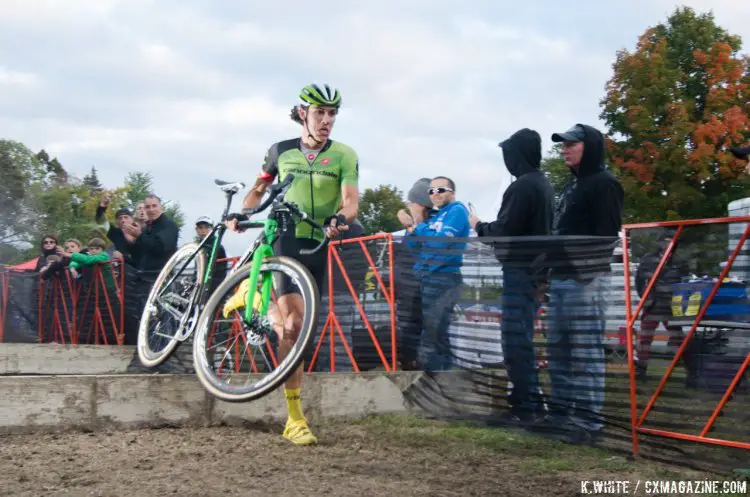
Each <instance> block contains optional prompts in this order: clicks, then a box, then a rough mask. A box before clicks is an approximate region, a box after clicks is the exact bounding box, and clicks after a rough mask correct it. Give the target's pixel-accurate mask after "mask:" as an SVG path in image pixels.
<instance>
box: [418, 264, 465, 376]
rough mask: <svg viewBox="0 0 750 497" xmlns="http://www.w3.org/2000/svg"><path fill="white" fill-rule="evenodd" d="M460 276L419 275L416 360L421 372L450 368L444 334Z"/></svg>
mask: <svg viewBox="0 0 750 497" xmlns="http://www.w3.org/2000/svg"><path fill="white" fill-rule="evenodd" d="M461 281H462V280H461V274H460V273H458V272H456V273H427V274H424V273H423V274H422V283H421V287H420V289H421V292H420V293H421V296H422V320H423V323H424V328H423V329H422V339H421V341H420V344H419V347H418V356H419V361H420V363H421V366H422V368H424V370H425V371H447V370H449V369H451V366H452V364H453V360H452V354H451V346H450V337H449V336H448V332H449V329H450V325H451V318H452V317H453V307H454V306H455V305H456V302H458V298H459V293H460V286H461Z"/></svg>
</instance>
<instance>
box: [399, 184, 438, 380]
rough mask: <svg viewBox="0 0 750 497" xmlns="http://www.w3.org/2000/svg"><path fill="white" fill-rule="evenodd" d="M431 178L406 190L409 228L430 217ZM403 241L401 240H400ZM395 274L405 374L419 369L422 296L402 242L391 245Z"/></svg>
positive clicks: (410, 257)
mask: <svg viewBox="0 0 750 497" xmlns="http://www.w3.org/2000/svg"><path fill="white" fill-rule="evenodd" d="M430 181H431V179H430V178H420V179H418V180H417V181H416V182H415V183H414V185H412V187H411V188H410V189H409V192H408V193H407V196H406V201H407V202H406V207H407V208H406V209H402V210H401V211H400V212H401V214H400V215H401V216H402V217H403V218H404V219H407V220H409V223H410V224H409V227H415V226H417V225H418V224H419V223H421V222H423V221H425V220H426V219H429V218H430V217H432V215H433V214H434V213H435V212H437V211H434V210H433V205H432V200H430V194H429V190H430ZM402 241H403V240H402ZM393 257H394V271H395V274H396V279H395V284H396V292H395V293H396V313H397V314H396V319H397V322H398V348H397V351H398V352H397V354H398V361H399V366H400V368H401V369H402V370H404V371H414V370H416V369H418V368H419V364H418V357H417V350H418V348H419V342H420V336H421V334H422V324H423V319H422V294H421V290H420V281H419V279H418V278H417V275H416V274H415V273H414V269H413V268H414V263H415V262H416V258H415V256H414V254H413V252H412V251H411V250H409V249H408V248H407V247H406V245H405V244H404V243H395V244H394V245H393Z"/></svg>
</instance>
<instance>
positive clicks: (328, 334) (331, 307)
mask: <svg viewBox="0 0 750 497" xmlns="http://www.w3.org/2000/svg"><path fill="white" fill-rule="evenodd" d="M373 240H384V241H385V243H386V244H387V248H388V284H386V283H385V282H384V281H383V278H382V275H381V274H380V271H379V270H378V267H377V264H375V262H374V261H373V259H372V256H371V255H370V252H369V251H368V250H367V246H366V245H365V242H368V241H373ZM354 243H357V244H359V246H360V249H361V250H362V254H363V256H364V258H365V259H366V260H367V264H368V265H369V269H370V271H372V274H373V277H374V278H375V281H376V282H377V288H378V289H380V292H381V293H382V295H383V297H384V299H385V302H386V303H387V304H388V310H389V313H390V328H391V351H390V360H389V359H388V358H387V357H386V355H385V353H384V352H383V348H382V347H381V345H380V341H379V340H378V337H377V336H376V335H375V331H374V330H373V327H372V324H371V323H370V320H369V319H368V317H367V313H365V310H364V307H363V306H362V302H361V301H360V299H359V296H358V295H357V292H356V291H355V289H354V286H353V284H352V281H351V279H350V277H349V275H348V273H347V271H346V268H344V264H343V262H342V260H341V257H340V255H339V247H341V246H342V245H343V244H354ZM334 264H335V265H336V267H338V269H339V272H340V274H341V278H343V280H344V282H345V283H346V287H347V289H348V290H349V293H350V294H351V296H352V298H353V299H354V303H355V305H356V306H357V309H358V310H359V315H360V317H361V318H362V321H363V323H364V325H365V326H366V327H367V332H368V334H369V335H370V339H371V340H372V343H373V346H374V348H375V351H376V352H377V354H378V357H379V358H380V361H381V363H382V365H383V368H384V369H385V370H386V371H389V372H390V371H395V370H396V352H397V351H396V305H395V297H396V293H395V282H394V276H393V275H394V267H393V236H392V235H390V234H388V233H384V234H380V235H372V236H364V237H360V238H352V239H350V240H336V241H333V242H331V243H330V244H329V246H328V268H327V269H328V316H327V318H326V321H325V324H324V326H323V330H322V332H321V333H320V338H319V339H318V343H317V345H316V347H315V352H313V356H312V360H311V361H310V364H309V365H308V372H311V371H312V370H313V367H314V366H315V362H316V361H317V359H318V355H319V354H320V349H321V347H322V346H323V342H324V341H325V340H326V339H328V345H329V347H330V360H331V372H336V354H335V342H336V335H337V334H338V336H339V338H340V339H341V342H342V344H343V346H344V350H345V351H346V355H347V356H348V358H349V361H351V364H352V369H354V371H355V372H360V369H359V365H358V364H357V361H356V359H355V358H354V354H353V353H352V350H351V347H350V346H349V343H348V340H347V339H346V337H345V336H344V332H343V330H342V329H341V324H340V323H339V319H338V317H337V316H336V307H335V303H334V285H333V282H334V281H335V280H334Z"/></svg>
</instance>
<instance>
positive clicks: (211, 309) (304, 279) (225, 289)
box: [193, 256, 320, 402]
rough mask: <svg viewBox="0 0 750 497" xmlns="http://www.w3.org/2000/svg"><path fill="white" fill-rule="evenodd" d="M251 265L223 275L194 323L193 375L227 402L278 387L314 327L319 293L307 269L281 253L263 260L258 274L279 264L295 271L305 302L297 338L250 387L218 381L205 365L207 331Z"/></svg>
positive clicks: (298, 359)
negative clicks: (260, 378) (285, 354)
mask: <svg viewBox="0 0 750 497" xmlns="http://www.w3.org/2000/svg"><path fill="white" fill-rule="evenodd" d="M251 267H252V261H250V262H248V263H247V264H245V265H243V266H242V267H239V268H238V269H237V270H236V271H235V272H234V273H233V274H231V275H229V276H227V278H226V279H225V280H224V281H223V282H222V283H221V284H220V285H219V286H218V287H217V289H216V290H215V291H214V293H213V294H212V295H211V298H210V299H209V300H208V302H207V303H206V306H205V307H204V308H203V311H202V312H201V315H200V317H199V319H198V326H197V327H196V329H195V332H194V336H193V367H194V369H195V373H196V376H197V377H198V379H199V380H200V382H201V384H202V385H203V387H204V388H205V389H206V390H207V391H208V392H209V393H211V394H212V395H213V396H215V397H217V398H219V399H221V400H225V401H228V402H247V401H251V400H256V399H259V398H261V397H263V396H265V395H267V394H269V393H271V392H272V391H274V390H275V389H276V388H278V387H279V386H281V384H283V383H284V382H285V381H286V380H287V379H288V378H289V376H291V375H292V373H294V371H295V370H296V369H297V366H299V364H300V363H301V362H302V359H303V356H304V353H305V351H306V350H307V348H308V346H309V345H310V342H311V341H312V340H313V338H314V336H315V331H316V328H317V326H318V309H319V307H320V293H319V291H318V286H317V284H316V283H315V280H314V279H313V277H312V275H311V274H310V271H309V270H308V269H307V268H306V267H305V266H303V265H302V264H300V263H299V262H298V261H297V260H295V259H292V258H290V257H284V256H281V257H269V258H267V259H265V260H264V261H263V263H262V264H261V268H260V271H261V274H262V273H263V272H264V271H269V270H273V269H274V268H277V270H278V268H280V267H286V268H288V269H290V270H291V271H292V272H295V273H297V277H298V281H299V283H298V285H299V287H300V291H301V292H302V294H301V296H302V299H303V302H304V303H305V311H304V314H303V316H302V326H301V328H300V332H299V335H298V336H297V341H296V342H295V344H294V346H293V347H292V350H290V351H289V354H288V355H287V356H286V358H285V359H284V360H283V361H281V362H280V363H279V365H278V367H277V368H276V369H275V370H273V371H272V372H270V373H266V374H265V377H264V378H263V379H262V380H260V381H258V382H257V383H256V384H253V385H251V386H234V385H229V384H227V383H224V382H223V381H221V379H220V378H218V377H217V376H216V375H215V374H214V373H213V371H212V370H211V367H210V365H209V357H208V354H207V350H208V339H209V335H210V333H209V332H210V330H211V329H212V326H211V325H212V323H213V317H214V316H215V315H216V313H217V311H218V310H219V306H220V305H221V303H222V302H223V300H224V299H225V298H226V297H227V296H228V294H229V293H231V292H233V290H234V288H235V287H236V286H237V285H238V284H239V283H241V282H242V280H243V279H246V278H247V277H248V274H249V273H250V269H251ZM287 274H288V273H287ZM259 374H261V373H259Z"/></svg>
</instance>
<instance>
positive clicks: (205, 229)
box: [195, 216, 228, 293]
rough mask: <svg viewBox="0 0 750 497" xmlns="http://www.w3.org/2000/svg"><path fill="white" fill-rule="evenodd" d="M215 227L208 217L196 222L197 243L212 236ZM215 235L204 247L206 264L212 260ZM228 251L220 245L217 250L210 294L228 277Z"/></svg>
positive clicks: (202, 217)
mask: <svg viewBox="0 0 750 497" xmlns="http://www.w3.org/2000/svg"><path fill="white" fill-rule="evenodd" d="M213 227H214V222H213V221H212V220H211V218H210V217H208V216H201V217H199V218H198V219H196V220H195V241H196V243H201V242H202V241H203V239H204V238H206V237H207V236H208V235H210V234H211V229H212V228H213ZM214 239H215V235H214V236H211V237H210V238H209V239H208V240H206V244H205V245H203V251H204V252H205V253H206V264H208V262H209V260H210V259H211V250H212V249H213V246H214ZM226 259H227V251H226V250H225V249H224V245H222V244H219V246H218V247H217V248H216V259H215V260H214V272H213V275H212V278H211V287H210V289H209V292H210V293H213V292H214V290H215V289H216V287H217V286H219V285H220V284H221V282H222V281H224V278H226V276H227V270H228V269H227V267H228V266H227V260H226Z"/></svg>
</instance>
